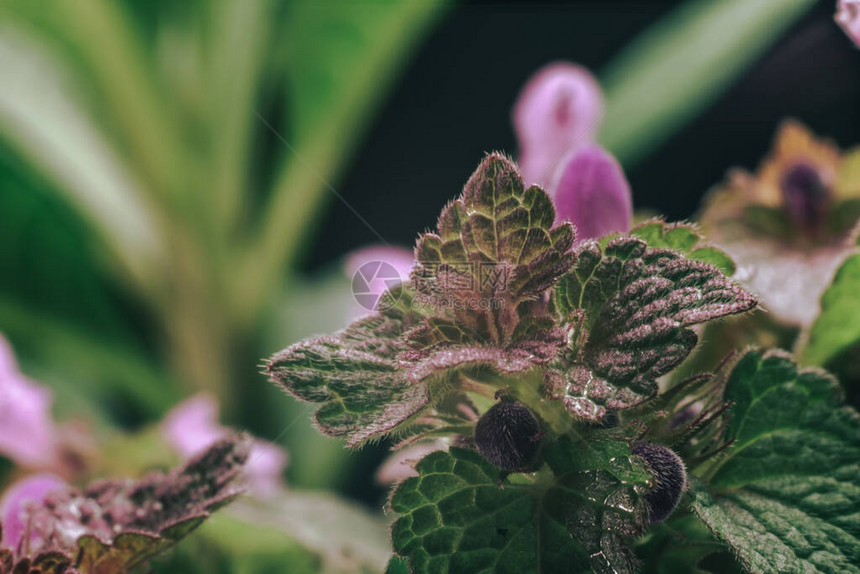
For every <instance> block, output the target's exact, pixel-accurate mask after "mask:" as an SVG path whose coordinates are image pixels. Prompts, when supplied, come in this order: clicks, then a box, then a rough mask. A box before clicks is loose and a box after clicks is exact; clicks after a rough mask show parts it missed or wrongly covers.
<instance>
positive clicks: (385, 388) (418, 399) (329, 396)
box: [267, 304, 429, 446]
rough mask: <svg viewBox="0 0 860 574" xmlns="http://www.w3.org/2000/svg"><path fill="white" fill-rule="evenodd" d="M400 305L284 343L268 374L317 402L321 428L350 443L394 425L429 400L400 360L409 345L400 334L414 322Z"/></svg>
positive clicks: (364, 439) (317, 413) (401, 421)
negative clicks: (329, 333) (335, 330)
mask: <svg viewBox="0 0 860 574" xmlns="http://www.w3.org/2000/svg"><path fill="white" fill-rule="evenodd" d="M404 307H406V304H404V305H403V306H400V307H398V306H395V307H392V308H390V309H388V310H386V311H384V312H383V313H380V314H377V315H373V316H370V317H366V318H364V319H360V320H358V321H356V322H355V323H353V324H352V325H350V326H349V327H347V328H346V329H344V330H343V331H340V332H339V333H336V334H335V335H333V336H331V337H320V338H317V339H309V340H307V341H303V342H301V343H297V344H295V345H292V346H290V347H287V348H286V349H284V350H283V351H281V352H280V353H278V354H276V355H275V356H274V357H272V359H271V360H270V361H269V363H268V365H267V371H268V374H269V376H271V377H272V378H273V379H274V380H275V381H277V382H279V383H281V384H282V385H283V386H284V388H285V389H286V390H287V391H288V392H289V393H290V394H292V395H293V396H295V397H297V398H299V399H301V400H304V401H308V402H312V403H319V404H320V405H321V406H320V408H319V410H317V412H316V414H315V419H316V421H317V423H318V424H319V427H320V429H321V430H322V431H323V432H324V433H326V434H330V435H332V436H337V437H345V438H346V439H347V443H348V444H349V445H350V446H356V445H359V444H361V443H363V442H364V441H366V440H368V439H370V438H374V437H378V436H380V435H383V434H385V433H388V432H390V431H392V430H394V429H395V428H396V427H397V426H398V425H400V424H402V423H404V422H405V421H406V420H407V419H409V418H410V417H411V416H412V415H414V414H415V413H416V412H418V411H419V410H420V409H421V408H423V407H424V406H426V405H427V404H428V402H429V396H428V391H427V389H426V386H424V385H416V384H413V383H412V382H411V381H410V379H409V377H408V371H406V370H404V369H402V368H401V366H400V364H399V363H398V356H399V355H400V354H401V353H403V352H404V351H406V350H407V347H406V340H405V338H404V336H403V335H404V333H405V331H406V330H407V329H409V328H410V327H412V326H414V324H415V323H416V322H417V319H416V318H415V315H416V314H415V313H413V312H410V311H408V310H406V311H405V310H404Z"/></svg>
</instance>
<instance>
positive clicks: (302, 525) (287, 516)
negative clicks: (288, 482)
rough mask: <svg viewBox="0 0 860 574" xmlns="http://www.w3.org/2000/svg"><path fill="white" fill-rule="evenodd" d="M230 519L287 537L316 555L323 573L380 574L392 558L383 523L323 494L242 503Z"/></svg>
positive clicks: (294, 493) (377, 516) (365, 511)
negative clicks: (236, 518) (239, 519)
mask: <svg viewBox="0 0 860 574" xmlns="http://www.w3.org/2000/svg"><path fill="white" fill-rule="evenodd" d="M229 514H230V515H231V516H235V517H238V518H241V519H242V520H243V521H244V523H245V524H249V525H251V524H253V525H255V526H257V527H261V528H266V529H268V530H270V531H275V532H278V533H282V534H286V535H288V536H289V537H290V538H291V539H292V540H294V541H296V542H299V543H301V545H302V547H303V548H305V549H306V550H307V551H312V552H314V553H315V554H317V555H318V556H319V558H320V560H321V561H322V563H323V567H322V568H321V570H322V571H325V572H329V571H332V572H334V571H346V572H359V571H365V570H367V571H371V572H379V571H380V570H381V569H382V568H383V567H384V566H385V563H386V561H387V560H388V557H389V556H390V554H391V546H390V544H389V526H390V524H389V521H388V520H386V519H385V518H384V517H383V516H381V515H380V514H379V513H377V512H370V511H369V510H368V509H366V508H364V507H363V506H360V505H358V504H355V503H352V502H349V501H347V500H343V499H340V498H338V497H336V496H334V495H332V494H330V493H326V492H313V491H302V490H292V489H290V490H289V491H288V492H285V493H283V494H280V495H278V496H275V497H270V498H267V499H266V500H256V499H253V498H244V499H241V500H238V501H236V503H235V504H233V505H231V506H230V509H229Z"/></svg>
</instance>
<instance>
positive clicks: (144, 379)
mask: <svg viewBox="0 0 860 574" xmlns="http://www.w3.org/2000/svg"><path fill="white" fill-rule="evenodd" d="M0 328H2V329H3V330H4V332H6V333H7V334H8V335H9V338H10V339H11V340H12V341H13V342H15V344H16V347H19V348H20V350H21V354H22V357H24V358H25V359H33V360H38V363H39V369H40V370H41V371H43V372H47V373H52V374H54V375H56V376H53V377H52V379H54V380H53V381H48V382H51V383H52V384H53V383H56V384H57V385H60V387H59V388H58V390H59V391H60V393H61V394H62V393H75V394H79V395H84V396H86V397H87V398H88V400H89V402H91V403H93V404H101V406H103V407H104V409H105V411H106V412H110V411H111V410H112V408H113V409H115V408H116V407H117V405H116V403H115V402H114V401H116V399H117V398H124V399H126V400H128V401H130V402H133V403H134V407H135V409H137V410H138V412H137V413H135V414H136V415H138V416H140V415H142V416H143V417H144V418H149V419H152V418H156V417H157V416H159V415H161V414H163V413H164V412H165V411H166V410H167V409H168V407H169V406H170V405H171V404H172V403H173V402H175V401H176V400H177V399H178V398H179V388H178V387H177V386H176V385H174V384H172V383H171V379H170V377H169V375H168V374H167V373H165V372H162V371H161V370H160V369H159V368H158V367H155V366H153V363H152V359H150V358H149V357H147V356H146V355H144V354H141V353H140V352H138V351H136V350H135V349H134V347H130V346H128V345H124V344H122V343H121V342H117V341H111V340H108V339H105V338H103V337H99V336H96V335H91V334H90V333H88V332H86V331H83V330H80V329H78V328H76V327H74V326H73V324H72V323H67V322H63V321H60V320H57V319H53V318H51V317H48V316H44V315H42V314H39V313H37V312H34V311H30V310H28V309H27V308H25V307H22V306H20V305H19V304H17V303H15V302H12V301H6V300H4V299H3V298H2V297H0ZM72 382H74V384H73V385H71V383H72ZM65 385H71V386H69V387H66V386H65ZM113 414H116V413H113Z"/></svg>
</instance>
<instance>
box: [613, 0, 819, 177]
mask: <svg viewBox="0 0 860 574" xmlns="http://www.w3.org/2000/svg"><path fill="white" fill-rule="evenodd" d="M814 4H815V2H814V0H694V1H689V2H684V3H683V4H682V5H681V6H680V7H678V8H676V9H675V11H674V12H672V13H671V14H670V15H669V16H667V17H665V18H663V19H661V20H660V21H659V22H658V23H657V24H655V25H654V26H653V27H652V28H650V29H649V30H646V31H645V32H644V33H643V34H641V35H640V36H639V37H637V38H636V39H635V40H633V41H632V42H631V43H630V44H628V45H627V46H626V47H625V48H624V51H623V52H622V53H621V54H620V55H619V56H618V57H617V58H616V59H615V60H614V61H613V62H612V64H611V65H610V66H609V67H608V68H607V69H606V70H605V71H604V73H603V74H601V83H602V85H603V87H604V91H605V93H606V119H605V121H604V123H603V129H602V130H601V132H600V141H601V142H602V143H603V144H604V145H605V146H606V147H607V148H608V149H609V150H610V151H611V152H612V153H614V154H615V155H616V156H617V157H618V159H619V161H621V163H622V164H624V165H625V166H628V167H629V166H631V165H633V164H634V163H635V162H636V161H638V160H640V159H642V158H644V157H645V156H646V155H647V154H648V153H651V152H653V151H655V150H656V149H657V148H658V147H659V144H661V143H662V142H663V141H665V140H666V139H667V138H668V137H669V136H671V135H672V134H673V133H674V132H676V131H677V130H678V129H680V128H681V127H682V126H683V125H684V124H685V123H686V122H687V121H688V120H690V119H691V118H693V117H694V116H695V115H696V114H697V113H699V112H701V111H702V110H703V109H705V108H706V107H707V106H708V105H709V104H711V103H712V102H713V101H714V100H716V99H717V98H718V97H719V96H720V94H721V93H722V92H723V91H724V90H725V89H727V88H728V87H729V86H731V84H732V82H733V81H734V80H735V79H737V78H738V77H739V76H740V75H741V74H742V73H743V72H744V71H745V70H746V69H747V68H748V67H749V66H750V65H752V63H753V62H755V61H756V60H757V59H758V58H759V56H761V54H762V53H763V52H764V51H765V50H766V49H767V48H768V47H769V46H770V45H771V44H772V43H773V42H774V41H776V39H778V38H779V36H780V35H781V34H782V33H783V32H784V31H785V30H786V29H787V28H788V27H789V26H790V25H791V24H792V23H793V22H794V21H795V20H796V19H797V18H799V17H800V16H801V15H803V14H804V13H805V12H806V11H807V10H808V9H810V8H811V7H812V6H813V5H814Z"/></svg>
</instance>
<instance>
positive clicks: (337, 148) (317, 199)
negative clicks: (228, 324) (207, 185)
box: [236, 0, 446, 319]
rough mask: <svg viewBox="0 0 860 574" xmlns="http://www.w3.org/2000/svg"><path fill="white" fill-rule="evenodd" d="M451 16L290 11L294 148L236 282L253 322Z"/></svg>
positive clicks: (407, 9) (440, 1)
mask: <svg viewBox="0 0 860 574" xmlns="http://www.w3.org/2000/svg"><path fill="white" fill-rule="evenodd" d="M445 6H446V2H445V1H444V0H396V1H394V2H387V3H376V2H370V3H368V2H358V3H341V4H338V6H337V9H332V6H331V5H327V4H326V3H317V2H308V1H301V2H295V3H293V4H291V5H290V10H289V11H288V13H287V14H286V15H285V16H284V22H285V24H286V26H287V28H286V29H284V30H281V31H280V33H281V34H283V36H284V37H285V38H286V39H287V45H286V47H285V49H286V52H287V62H286V65H287V67H288V70H289V74H290V77H289V86H290V89H291V92H290V95H289V96H290V101H289V112H290V113H289V118H288V129H287V131H286V132H285V133H284V137H285V139H286V141H287V142H288V143H287V144H285V146H284V147H285V149H284V150H283V154H284V160H283V162H282V167H281V170H280V173H279V174H278V175H277V176H276V177H277V179H276V182H275V187H274V190H273V196H272V198H271V201H270V202H269V205H268V206H267V207H266V209H265V213H264V217H263V221H262V224H261V226H260V227H259V229H260V232H259V234H258V236H257V237H256V238H255V240H254V242H253V244H252V246H251V249H250V251H249V253H248V257H247V259H246V260H245V264H246V269H245V272H243V273H237V274H236V276H237V278H239V279H241V280H242V283H240V284H239V285H238V287H237V296H238V297H239V299H240V300H241V301H242V302H244V303H246V308H245V309H244V310H243V316H245V317H246V318H248V319H252V318H255V316H256V315H257V313H258V312H259V308H258V307H257V306H258V305H259V304H261V302H264V301H265V300H267V299H268V297H270V296H271V295H272V294H271V293H269V292H267V291H270V290H271V289H272V286H273V284H274V278H275V277H276V276H277V275H278V274H279V273H280V272H281V271H280V270H281V269H282V265H283V263H284V262H285V261H289V260H290V259H291V258H293V257H295V256H296V255H297V253H298V251H299V249H300V243H301V239H302V238H303V235H304V234H307V232H308V229H309V223H310V222H313V221H314V217H313V214H314V213H316V212H317V211H318V209H319V206H320V205H321V204H322V203H323V201H325V200H327V199H331V196H333V195H334V194H332V193H331V190H330V189H329V188H330V186H331V183H332V182H334V181H335V180H336V178H337V175H338V173H339V172H340V170H341V169H342V168H343V166H344V164H345V160H346V159H347V158H348V157H349V153H350V152H351V151H352V148H353V147H354V146H355V144H356V143H357V142H358V141H359V138H360V137H361V134H362V133H364V130H365V129H366V128H367V127H368V125H369V124H370V121H371V120H372V118H373V117H374V112H375V111H376V110H377V109H378V108H379V106H381V105H382V104H383V103H384V101H385V98H384V93H385V91H386V90H388V89H390V87H391V85H392V82H393V80H394V79H395V78H396V74H397V71H398V70H399V69H400V68H401V66H402V65H403V63H404V62H405V61H406V58H407V57H408V56H409V55H410V54H411V52H412V50H413V49H414V48H415V46H416V45H417V44H418V42H419V41H420V39H421V38H422V37H423V35H424V33H425V32H426V31H427V30H428V29H429V28H430V26H432V24H433V23H434V22H435V21H436V20H437V18H438V17H439V16H440V14H441V13H442V11H443V9H444V8H445ZM273 127H274V129H281V128H282V126H273ZM252 277H253V279H251V278H252Z"/></svg>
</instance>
